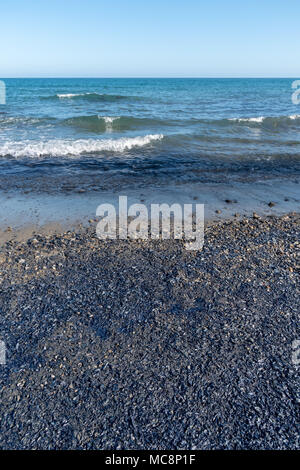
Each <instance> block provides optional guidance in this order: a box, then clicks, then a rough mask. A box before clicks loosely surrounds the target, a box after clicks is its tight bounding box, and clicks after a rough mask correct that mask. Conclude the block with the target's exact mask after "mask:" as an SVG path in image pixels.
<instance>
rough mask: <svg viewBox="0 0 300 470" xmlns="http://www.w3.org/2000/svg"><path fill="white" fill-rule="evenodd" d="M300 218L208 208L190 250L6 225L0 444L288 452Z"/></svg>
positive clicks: (294, 396)
mask: <svg viewBox="0 0 300 470" xmlns="http://www.w3.org/2000/svg"><path fill="white" fill-rule="evenodd" d="M299 222H300V216H299V214H297V213H290V214H285V215H283V216H278V215H270V216H264V217H260V216H259V215H256V216H255V217H248V216H243V217H236V218H235V219H233V220H220V221H219V222H214V223H211V224H208V225H207V226H206V229H205V243H204V247H203V250H202V251H196V252H191V251H188V250H186V248H185V247H184V243H183V242H182V241H174V240H165V241H119V240H115V241H100V240H98V238H97V237H96V234H95V226H94V225H93V224H92V225H91V226H90V227H82V228H77V229H76V231H72V230H68V231H62V230H60V231H59V230H56V233H50V232H48V233H47V232H46V231H45V232H44V233H41V232H40V233H39V232H37V233H35V234H30V238H28V237H27V238H26V236H25V235H24V233H23V238H22V237H21V241H20V239H19V240H18V239H17V238H18V237H17V235H16V233H14V236H12V237H11V238H12V239H11V240H8V241H7V242H6V243H4V244H2V247H1V253H0V280H1V296H0V309H1V320H0V321H1V335H2V337H1V338H0V339H1V340H2V341H4V342H5V346H6V364H2V365H0V383H1V387H0V394H1V397H0V401H1V411H0V427H1V432H0V447H1V448H2V449H128V450H130V449H298V448H299V447H300V446H299V433H298V429H297V423H298V420H299V399H300V394H299V365H297V363H296V362H297V361H295V354H294V351H293V344H295V343H294V342H295V341H297V340H299V339H300V328H299V311H300V300H299V299H300V296H299V294H300V292H299V272H300V263H299V247H300V242H299V239H300V237H299V232H300V227H299V225H300V224H299ZM3 241H4V240H3Z"/></svg>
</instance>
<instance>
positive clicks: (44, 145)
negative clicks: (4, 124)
mask: <svg viewBox="0 0 300 470" xmlns="http://www.w3.org/2000/svg"><path fill="white" fill-rule="evenodd" d="M163 137H164V136H163V135H162V134H154V135H153V134H150V135H146V136H137V137H130V138H124V137H123V138H120V139H101V140H99V139H80V140H64V139H53V140H48V141H45V142H43V141H28V140H27V141H20V142H6V143H4V144H2V145H0V156H2V157H3V156H11V157H14V158H22V157H30V158H39V157H45V156H49V157H66V156H74V157H76V156H79V155H82V154H91V153H97V152H103V151H108V152H121V153H122V152H124V151H126V150H130V149H132V148H134V147H144V146H146V145H149V144H150V143H151V142H154V141H158V140H161V139H162V138H163Z"/></svg>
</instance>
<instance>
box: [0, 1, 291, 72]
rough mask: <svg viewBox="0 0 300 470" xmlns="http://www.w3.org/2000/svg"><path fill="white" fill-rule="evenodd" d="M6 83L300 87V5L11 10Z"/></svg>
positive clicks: (5, 11)
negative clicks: (179, 81)
mask: <svg viewBox="0 0 300 470" xmlns="http://www.w3.org/2000/svg"><path fill="white" fill-rule="evenodd" d="M0 10H1V17H0V40H1V47H0V77H1V78H5V77H47V76H48V77H270V76H273V77H295V78H299V77H300V57H299V56H300V49H299V46H300V26H299V18H300V1H299V0H226V1H225V0H206V1H202V0H180V1H179V0H139V1H138V0H105V1H102V0H9V1H8V0H7V1H2V2H1V8H0Z"/></svg>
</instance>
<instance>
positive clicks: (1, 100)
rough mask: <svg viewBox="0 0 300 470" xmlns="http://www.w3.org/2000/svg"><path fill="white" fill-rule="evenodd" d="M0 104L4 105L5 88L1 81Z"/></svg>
mask: <svg viewBox="0 0 300 470" xmlns="http://www.w3.org/2000/svg"><path fill="white" fill-rule="evenodd" d="M0 104H6V86H5V83H4V82H3V81H2V80H0Z"/></svg>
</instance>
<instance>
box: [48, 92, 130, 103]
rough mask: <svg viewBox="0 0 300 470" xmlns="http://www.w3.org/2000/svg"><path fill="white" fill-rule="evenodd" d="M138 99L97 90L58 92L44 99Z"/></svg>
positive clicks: (107, 100) (112, 100)
mask: <svg viewBox="0 0 300 470" xmlns="http://www.w3.org/2000/svg"><path fill="white" fill-rule="evenodd" d="M133 98H134V99H137V97H133V96H126V95H110V94H105V93H97V92H86V93H57V94H56V95H53V96H46V97H44V99H48V100H53V99H58V100H86V101H101V102H115V101H120V100H126V99H133Z"/></svg>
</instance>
